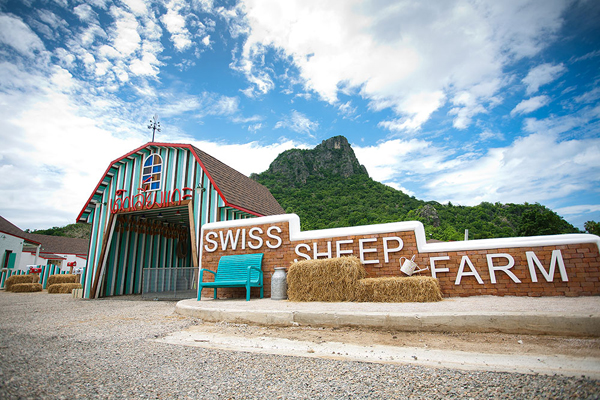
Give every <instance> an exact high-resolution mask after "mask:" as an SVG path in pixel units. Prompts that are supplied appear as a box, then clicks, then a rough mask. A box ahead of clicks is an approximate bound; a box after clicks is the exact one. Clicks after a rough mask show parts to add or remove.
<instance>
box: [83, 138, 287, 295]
mask: <svg viewBox="0 0 600 400" xmlns="http://www.w3.org/2000/svg"><path fill="white" fill-rule="evenodd" d="M283 213H284V210H283V209H282V207H281V206H280V205H279V203H278V202H277V201H276V200H275V198H274V197H273V196H272V195H271V193H270V192H269V191H268V189H267V188H265V187H264V186H262V185H260V184H259V183H257V182H255V181H253V180H252V179H250V178H248V177H246V176H245V175H243V174H241V173H240V172H238V171H236V170H234V169H233V168H231V167H229V166H227V165H225V164H224V163H222V162H220V161H219V160H217V159H215V158H214V157H212V156H210V155H208V154H206V153H205V152H203V151H202V150H200V149H198V148H196V147H194V146H192V145H190V144H173V143H154V142H149V143H147V144H145V145H143V146H141V147H139V148H137V149H135V150H133V151H131V152H129V153H127V154H125V155H124V156H122V157H120V158H118V159H116V160H114V161H112V162H111V163H110V165H109V166H108V168H107V169H106V172H105V173H104V175H102V177H101V178H100V181H99V182H98V185H96V188H95V189H94V191H93V192H92V194H91V195H90V197H89V199H88V200H87V202H86V203H85V205H84V207H83V209H82V210H81V212H80V213H79V216H78V217H77V222H88V223H91V224H92V234H91V239H90V246H89V252H88V256H87V259H88V264H87V265H88V268H86V271H85V276H84V278H83V287H84V297H86V298H97V297H105V296H118V295H128V294H141V295H142V296H144V297H151V298H189V297H195V295H196V290H197V272H198V262H199V252H198V250H199V249H200V230H201V227H202V226H203V225H204V224H206V223H209V222H219V221H231V220H238V219H247V218H253V217H261V216H268V215H277V214H283Z"/></svg>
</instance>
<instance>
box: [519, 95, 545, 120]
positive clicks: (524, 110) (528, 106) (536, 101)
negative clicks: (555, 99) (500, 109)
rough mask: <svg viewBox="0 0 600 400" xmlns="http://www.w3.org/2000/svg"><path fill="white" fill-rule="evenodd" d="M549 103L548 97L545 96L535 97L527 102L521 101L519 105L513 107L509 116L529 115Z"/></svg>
mask: <svg viewBox="0 0 600 400" xmlns="http://www.w3.org/2000/svg"><path fill="white" fill-rule="evenodd" d="M549 103H550V97H548V96H546V95H542V96H535V97H532V98H530V99H527V100H523V101H521V102H520V103H519V104H517V105H516V106H515V108H513V109H512V111H511V112H510V115H511V116H515V115H518V114H529V113H530V112H534V111H535V110H537V109H538V108H542V107H544V106H545V105H548V104H549Z"/></svg>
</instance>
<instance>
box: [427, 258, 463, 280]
mask: <svg viewBox="0 0 600 400" xmlns="http://www.w3.org/2000/svg"><path fill="white" fill-rule="evenodd" d="M449 259H450V256H440V257H429V264H430V265H431V266H430V267H429V268H430V269H431V276H432V277H434V278H436V274H437V273H438V272H450V270H449V269H448V268H436V267H435V262H436V261H442V260H449ZM459 282H460V281H459Z"/></svg>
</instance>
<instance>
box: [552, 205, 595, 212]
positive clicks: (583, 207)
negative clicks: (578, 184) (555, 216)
mask: <svg viewBox="0 0 600 400" xmlns="http://www.w3.org/2000/svg"><path fill="white" fill-rule="evenodd" d="M554 211H556V212H557V213H559V214H560V215H580V214H588V213H592V212H598V211H600V205H598V204H582V205H577V206H568V207H561V208H557V209H556V210H554Z"/></svg>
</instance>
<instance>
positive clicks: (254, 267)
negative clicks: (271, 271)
mask: <svg viewBox="0 0 600 400" xmlns="http://www.w3.org/2000/svg"><path fill="white" fill-rule="evenodd" d="M253 269H255V270H257V271H258V272H259V277H260V278H259V279H260V283H261V284H262V281H263V271H262V268H261V267H257V266H252V265H249V266H248V278H247V279H248V280H247V282H250V277H251V272H252V270H253Z"/></svg>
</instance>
